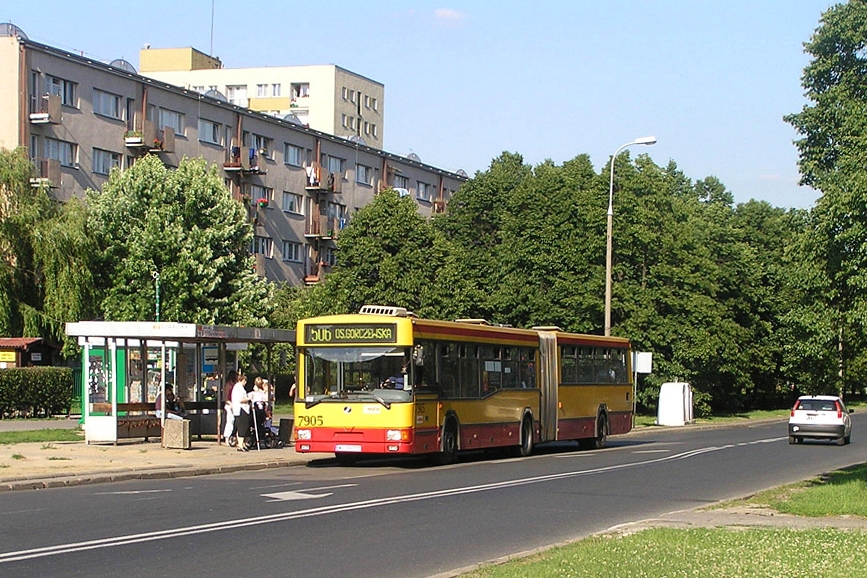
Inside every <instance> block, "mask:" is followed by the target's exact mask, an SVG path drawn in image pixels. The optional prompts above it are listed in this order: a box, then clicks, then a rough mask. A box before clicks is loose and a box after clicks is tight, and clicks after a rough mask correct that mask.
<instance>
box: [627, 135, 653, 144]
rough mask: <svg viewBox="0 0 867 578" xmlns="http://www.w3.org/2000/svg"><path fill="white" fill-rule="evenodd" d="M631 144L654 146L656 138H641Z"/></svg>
mask: <svg viewBox="0 0 867 578" xmlns="http://www.w3.org/2000/svg"><path fill="white" fill-rule="evenodd" d="M632 144H639V145H654V144H656V137H655V136H643V137H641V138H637V139H635V140H634V141H632Z"/></svg>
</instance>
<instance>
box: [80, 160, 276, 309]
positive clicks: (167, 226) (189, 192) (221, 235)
mask: <svg viewBox="0 0 867 578" xmlns="http://www.w3.org/2000/svg"><path fill="white" fill-rule="evenodd" d="M87 203H88V207H89V218H88V226H89V229H90V231H92V233H93V235H94V236H95V238H96V241H97V245H98V247H99V268H98V270H99V273H100V274H99V277H98V278H97V283H98V286H99V288H100V289H101V290H102V291H104V293H103V297H102V302H101V306H102V310H103V313H104V315H105V317H106V319H113V320H140V319H153V318H154V317H155V303H156V284H155V282H154V277H153V274H154V273H157V274H159V283H160V295H159V297H160V319H161V320H162V321H178V322H189V323H204V324H225V325H232V324H241V325H254V326H255V325H262V324H264V322H265V316H266V314H267V312H268V311H267V309H268V300H267V296H268V291H269V288H268V286H267V285H266V283H265V282H264V281H263V280H260V279H258V278H257V277H256V275H255V272H254V262H253V259H252V257H251V256H250V254H249V248H250V242H251V240H252V228H251V227H250V225H249V223H248V222H247V221H246V214H245V211H244V209H243V207H242V206H241V204H240V203H238V202H237V201H235V200H233V199H232V198H231V196H230V194H229V191H228V190H227V189H226V187H225V186H224V185H223V182H222V179H221V178H220V176H219V174H218V172H217V170H216V169H215V168H214V167H211V168H210V169H209V168H207V166H206V165H205V162H204V161H203V160H202V159H184V160H182V161H181V162H180V164H179V166H178V168H177V169H176V170H169V169H167V168H166V167H165V166H164V165H163V163H162V162H161V161H160V159H159V158H158V157H157V156H154V155H148V156H145V157H144V158H142V159H139V160H138V162H136V163H135V164H134V165H133V166H132V167H130V168H129V169H127V170H125V171H113V172H112V174H111V176H110V177H109V181H108V182H107V183H106V185H105V186H104V187H103V190H102V191H101V192H99V191H88V193H87Z"/></svg>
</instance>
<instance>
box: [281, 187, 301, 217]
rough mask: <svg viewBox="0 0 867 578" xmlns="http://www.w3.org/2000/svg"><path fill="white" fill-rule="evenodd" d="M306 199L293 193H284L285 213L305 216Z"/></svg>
mask: <svg viewBox="0 0 867 578" xmlns="http://www.w3.org/2000/svg"><path fill="white" fill-rule="evenodd" d="M303 211H304V197H302V196H301V195H299V194H298V193H293V192H291V191H283V212H285V213H293V214H295V215H303V214H304V213H303Z"/></svg>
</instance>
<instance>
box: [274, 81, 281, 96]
mask: <svg viewBox="0 0 867 578" xmlns="http://www.w3.org/2000/svg"><path fill="white" fill-rule="evenodd" d="M282 92H283V88H282V87H281V86H280V83H279V82H274V83H272V84H271V96H280V94H281V93H282Z"/></svg>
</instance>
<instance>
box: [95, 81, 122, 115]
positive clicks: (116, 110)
mask: <svg viewBox="0 0 867 578" xmlns="http://www.w3.org/2000/svg"><path fill="white" fill-rule="evenodd" d="M122 105H123V99H122V98H121V97H120V96H118V95H117V94H112V93H110V92H106V91H104V90H100V89H98V88H94V89H93V114H98V115H100V116H105V117H108V118H116V119H118V120H123V106H122Z"/></svg>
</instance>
